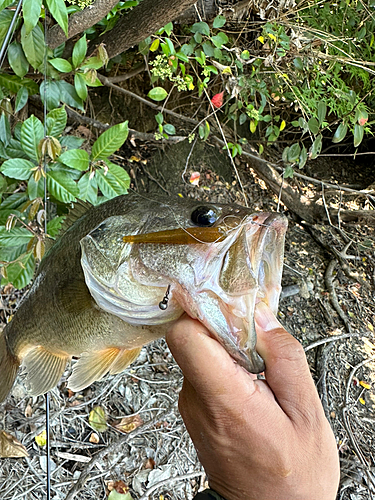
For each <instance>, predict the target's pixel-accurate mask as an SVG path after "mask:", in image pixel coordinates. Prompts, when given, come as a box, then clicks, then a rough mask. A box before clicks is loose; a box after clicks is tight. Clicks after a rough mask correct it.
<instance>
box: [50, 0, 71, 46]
mask: <svg viewBox="0 0 375 500" xmlns="http://www.w3.org/2000/svg"><path fill="white" fill-rule="evenodd" d="M47 6H48V9H49V11H50V12H51V14H52V16H53V17H54V19H55V20H56V21H57V23H58V25H59V26H60V28H61V29H62V30H63V32H64V33H65V35H66V37H68V12H67V10H66V5H65V2H64V0H47Z"/></svg>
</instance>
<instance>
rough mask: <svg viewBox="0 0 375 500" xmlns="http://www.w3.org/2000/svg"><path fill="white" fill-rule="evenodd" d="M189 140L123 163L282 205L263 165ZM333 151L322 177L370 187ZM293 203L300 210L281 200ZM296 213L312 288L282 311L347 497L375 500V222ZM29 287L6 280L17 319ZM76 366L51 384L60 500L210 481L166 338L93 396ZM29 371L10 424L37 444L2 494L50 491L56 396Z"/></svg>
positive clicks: (295, 247)
mask: <svg viewBox="0 0 375 500" xmlns="http://www.w3.org/2000/svg"><path fill="white" fill-rule="evenodd" d="M185 143H186V144H185ZM185 143H183V144H182V145H180V146H179V147H178V148H177V149H173V148H167V149H165V150H162V149H160V148H156V147H155V146H154V145H152V144H151V145H147V144H145V143H138V142H137V143H136V144H135V143H134V144H133V146H134V147H132V148H131V149H130V146H129V147H128V149H127V150H123V152H122V153H120V155H119V156H118V158H117V160H118V161H122V162H123V164H124V166H125V168H126V169H127V170H128V172H129V173H130V175H131V178H132V188H133V189H135V190H138V191H141V192H143V193H150V196H151V195H152V193H153V192H155V191H159V190H161V191H167V192H168V193H173V194H177V193H180V194H182V195H183V196H189V197H194V198H196V199H199V200H207V201H212V202H224V203H241V204H243V202H244V195H245V196H246V198H247V200H248V202H249V205H250V206H252V207H253V208H254V211H257V210H272V211H275V210H277V209H278V199H277V197H276V196H275V195H274V194H272V193H271V192H270V191H268V190H267V189H266V186H265V184H264V183H263V181H259V179H258V178H257V177H256V175H255V174H254V172H253V171H252V169H251V165H250V164H247V163H243V162H241V161H240V160H238V161H236V167H237V169H238V172H239V175H240V177H241V181H242V187H243V189H241V188H240V186H239V182H238V177H236V175H235V174H234V172H233V169H232V167H231V165H230V163H228V161H227V159H226V156H225V153H223V152H222V151H219V150H218V149H216V148H214V147H212V146H209V145H205V146H199V145H198V143H197V146H196V148H194V151H193V153H192V155H191V156H190V157H189V152H190V151H191V147H192V145H189V144H187V141H185ZM177 146H178V145H177ZM201 147H203V149H200V148H201ZM184 148H185V149H184ZM121 155H122V156H121ZM188 158H189V163H187V159H188ZM319 161H320V162H321V163H319ZM319 161H317V162H316V163H314V168H315V170H314V175H316V176H317V177H318V178H319V179H321V180H326V181H329V182H330V181H332V179H334V180H335V181H337V182H338V183H339V184H345V185H354V184H355V185H356V186H357V188H356V189H362V188H365V187H367V186H368V185H369V184H370V183H369V182H368V181H369V175H370V173H366V172H365V173H364V174H363V179H361V178H360V176H359V175H358V170H356V169H355V166H354V165H352V164H351V163H350V162H345V164H343V162H342V161H338V160H331V159H328V160H326V161H323V160H319ZM172 167H173V168H172ZM184 170H186V172H185V176H184V179H183V178H182V176H181V174H182V173H183V172H184ZM361 171H362V170H361ZM192 172H199V173H200V180H199V185H198V186H194V185H192V184H191V183H190V182H189V179H190V176H191V174H192ZM369 172H370V171H369ZM308 174H309V172H308ZM309 175H310V174H309ZM311 175H313V173H311ZM372 175H374V174H372ZM374 181H375V178H374V179H372V182H374ZM291 182H292V183H293V182H294V184H295V185H296V186H297V187H298V188H299V189H300V190H301V191H303V192H304V193H305V194H308V195H309V196H310V197H314V196H315V195H317V196H318V195H319V193H318V192H317V191H316V189H317V186H316V184H309V183H302V181H298V180H296V179H295V180H294V181H291ZM361 183H362V184H363V186H362V187H361V185H362V184H361ZM320 195H321V192H320ZM324 201H325V203H327V205H330V206H333V207H337V206H343V207H345V208H352V209H361V208H366V207H365V206H364V204H365V203H366V198H365V197H363V196H359V195H356V194H355V193H353V194H351V195H350V196H347V195H344V196H343V195H342V193H341V194H340V193H338V191H335V192H334V193H329V192H326V193H325V196H324ZM281 202H282V200H281ZM367 208H368V207H367ZM279 209H280V210H281V211H285V210H286V207H285V206H283V204H282V203H281V204H280V207H279ZM287 216H288V218H289V229H288V232H287V237H286V246H285V267H284V275H283V286H288V285H298V287H299V290H300V291H299V293H298V294H297V295H294V296H290V297H287V298H284V299H283V300H281V302H280V310H279V319H280V321H281V322H282V323H283V325H284V326H285V327H286V329H287V330H289V331H290V332H291V333H292V334H293V335H294V336H295V337H296V338H297V339H298V340H299V341H300V342H301V343H302V344H303V346H304V347H305V350H306V354H307V357H308V361H309V364H310V368H311V371H312V374H313V376H314V379H315V382H316V384H317V388H318V391H319V394H320V396H321V400H322V403H323V406H324V410H325V413H326V416H327V418H328V419H329V421H330V424H331V426H332V428H333V430H334V433H335V436H336V440H337V446H338V449H339V453H340V460H341V484H340V490H339V495H338V498H339V499H340V500H369V499H373V498H375V466H374V464H375V456H374V450H375V431H374V423H375V338H374V336H375V334H374V329H375V300H374V295H375V256H374V253H375V252H374V250H375V231H374V228H373V227H370V226H369V225H366V223H365V222H362V223H361V224H359V223H352V224H348V223H347V224H343V223H339V222H337V221H336V222H335V221H331V224H324V225H323V224H315V225H314V226H308V225H306V224H304V223H303V222H302V221H297V220H295V218H293V217H292V214H290V213H288V212H287ZM332 249H335V250H336V251H337V256H336V257H334V254H333V253H332V251H333V250H332ZM21 295H22V294H21V292H18V291H16V290H14V289H12V288H11V287H6V288H5V289H3V290H2V294H1V302H0V308H1V309H0V314H1V318H0V319H1V320H2V321H3V322H5V321H6V318H8V317H9V316H10V315H11V314H13V312H14V310H15V307H16V306H17V304H18V302H19V299H20V297H21ZM334 295H336V301H335V299H334ZM335 303H336V305H338V306H339V308H337V307H336V308H335V306H334V305H333V304H335ZM340 310H341V312H340ZM339 314H342V318H340V316H339ZM343 319H344V320H345V323H346V324H345V323H344V321H343ZM70 372H71V368H70V367H69V368H68V369H67V370H66V372H65V373H64V376H63V378H62V380H61V381H60V383H59V385H58V387H57V388H55V389H54V390H53V391H51V393H50V408H51V410H50V412H51V415H50V436H51V466H52V473H51V488H52V498H53V499H56V500H57V499H59V500H60V499H61V500H71V499H72V498H77V499H80V500H84V499H93V498H96V499H105V498H107V496H108V491H109V490H110V489H113V488H117V489H118V490H121V488H122V487H123V486H125V485H126V486H127V487H129V488H130V490H129V493H130V494H131V497H132V498H133V499H134V500H145V499H147V498H150V499H161V500H162V499H165V500H169V499H170V500H182V499H191V498H192V497H193V495H194V494H195V493H196V492H197V491H198V490H199V489H203V488H204V487H206V486H207V483H206V477H205V474H204V471H203V469H202V467H201V465H200V463H199V461H198V459H197V455H196V452H195V450H194V447H193V445H192V442H191V440H190V438H189V436H188V434H187V431H186V429H185V427H184V424H183V422H182V419H181V417H180V415H179V412H178V408H177V400H178V393H179V390H180V388H181V384H182V379H183V377H182V374H181V371H180V370H179V368H178V366H177V365H176V363H175V361H174V359H173V358H172V356H171V354H170V352H169V350H168V347H167V345H166V343H165V341H164V340H163V339H162V340H158V341H155V342H153V343H152V344H150V345H148V346H146V347H144V348H143V350H142V352H141V355H140V357H139V358H138V359H137V361H136V362H135V363H134V364H133V365H132V366H131V367H130V368H128V369H127V370H126V371H125V372H124V373H122V374H121V375H117V376H106V377H105V378H104V379H103V380H101V381H100V382H96V383H95V384H93V385H92V386H90V387H89V388H88V389H86V390H85V391H82V392H81V393H77V394H72V393H70V392H69V391H68V390H67V389H66V379H67V377H68V376H69V374H70ZM23 380H24V378H23V376H22V375H20V376H19V377H18V379H17V383H16V385H15V386H14V388H13V391H12V395H11V396H10V397H9V398H8V399H7V401H6V403H5V404H4V405H2V407H1V409H0V428H3V429H5V430H6V431H7V432H9V433H11V434H12V435H13V436H15V437H16V438H17V439H18V440H19V441H20V442H21V443H22V444H23V445H24V446H25V447H26V449H27V451H28V457H26V458H17V459H16V458H7V459H1V461H0V498H1V500H16V499H28V500H29V499H30V500H31V499H38V500H39V499H41V498H45V491H46V458H45V447H43V446H39V445H38V443H37V441H39V442H40V440H39V439H37V440H36V437H41V438H42V439H43V435H42V436H41V433H42V431H43V430H44V429H45V400H44V398H43V397H37V398H32V397H29V396H28V395H27V392H26V388H25V385H24V382H23ZM95 407H101V408H102V409H103V410H104V411H105V414H106V423H105V425H104V430H103V431H102V432H100V431H98V430H97V429H95V426H93V425H92V422H91V423H90V420H89V415H90V412H91V411H92V410H93V408H95Z"/></svg>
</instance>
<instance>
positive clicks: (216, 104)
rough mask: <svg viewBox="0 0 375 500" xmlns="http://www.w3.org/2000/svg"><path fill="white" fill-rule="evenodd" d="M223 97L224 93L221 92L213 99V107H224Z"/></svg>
mask: <svg viewBox="0 0 375 500" xmlns="http://www.w3.org/2000/svg"><path fill="white" fill-rule="evenodd" d="M223 97H224V91H223V92H220V93H219V94H215V95H214V96H213V98H212V99H211V102H212V106H213V107H214V108H221V106H222V105H223Z"/></svg>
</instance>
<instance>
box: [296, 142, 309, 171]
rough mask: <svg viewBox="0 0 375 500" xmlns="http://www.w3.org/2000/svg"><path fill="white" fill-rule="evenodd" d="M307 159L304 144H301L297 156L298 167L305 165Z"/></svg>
mask: <svg viewBox="0 0 375 500" xmlns="http://www.w3.org/2000/svg"><path fill="white" fill-rule="evenodd" d="M306 161H307V150H306V148H305V146H302V151H301V154H300V156H299V162H298V168H303V167H304V166H305V165H306Z"/></svg>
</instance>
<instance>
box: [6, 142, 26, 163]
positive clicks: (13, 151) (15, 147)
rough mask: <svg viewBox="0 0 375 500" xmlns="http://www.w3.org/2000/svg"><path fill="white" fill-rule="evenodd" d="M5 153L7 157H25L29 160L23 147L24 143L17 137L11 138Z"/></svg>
mask: <svg viewBox="0 0 375 500" xmlns="http://www.w3.org/2000/svg"><path fill="white" fill-rule="evenodd" d="M5 154H6V155H7V158H24V159H25V160H28V158H29V157H28V156H27V154H26V153H25V151H24V150H23V149H22V145H21V143H20V142H19V141H17V140H16V139H11V140H10V142H9V146H7V147H6V148H5Z"/></svg>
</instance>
